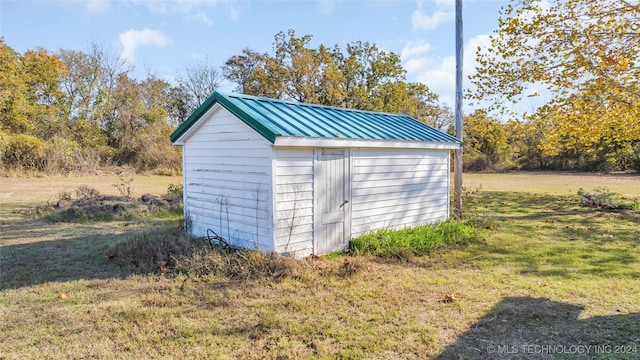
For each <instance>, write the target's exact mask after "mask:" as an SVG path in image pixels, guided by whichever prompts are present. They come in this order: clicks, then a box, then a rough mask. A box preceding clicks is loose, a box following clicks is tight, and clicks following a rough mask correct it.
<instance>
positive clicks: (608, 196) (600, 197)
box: [578, 187, 623, 209]
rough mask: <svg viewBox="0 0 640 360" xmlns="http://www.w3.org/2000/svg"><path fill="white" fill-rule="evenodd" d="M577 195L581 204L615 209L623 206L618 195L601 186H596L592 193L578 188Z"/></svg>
mask: <svg viewBox="0 0 640 360" xmlns="http://www.w3.org/2000/svg"><path fill="white" fill-rule="evenodd" d="M578 196H580V204H581V205H582V206H587V207H591V208H603V209H606V208H610V209H615V208H620V207H622V206H623V205H622V200H621V197H620V195H618V194H617V193H615V192H613V191H610V190H609V189H607V188H603V187H599V188H596V189H595V190H594V191H593V193H588V192H586V191H584V190H583V189H582V188H580V189H579V190H578Z"/></svg>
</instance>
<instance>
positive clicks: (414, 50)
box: [400, 40, 432, 59]
mask: <svg viewBox="0 0 640 360" xmlns="http://www.w3.org/2000/svg"><path fill="white" fill-rule="evenodd" d="M431 49H432V47H431V45H430V44H429V43H428V42H426V41H424V40H418V41H408V42H407V44H406V45H405V46H404V48H403V49H402V51H401V52H400V58H401V59H406V58H410V57H411V56H414V55H418V54H423V53H427V52H429V51H431Z"/></svg>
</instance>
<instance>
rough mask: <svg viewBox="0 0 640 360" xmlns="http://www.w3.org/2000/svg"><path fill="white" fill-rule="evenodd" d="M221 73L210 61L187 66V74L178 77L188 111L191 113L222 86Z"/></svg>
mask: <svg viewBox="0 0 640 360" xmlns="http://www.w3.org/2000/svg"><path fill="white" fill-rule="evenodd" d="M221 78H222V77H221V75H220V74H219V73H218V70H217V69H216V68H215V67H213V66H211V65H209V64H208V61H206V60H205V61H203V62H200V63H198V64H196V65H192V66H187V67H185V76H184V77H179V78H178V86H179V87H180V88H182V90H183V93H184V94H185V97H186V99H185V100H186V103H187V105H188V106H187V108H188V110H189V111H188V112H189V113H191V112H193V111H194V110H195V109H197V108H198V107H199V106H200V105H202V103H204V102H205V100H207V98H209V96H211V94H213V92H215V91H216V90H218V88H219V87H220V82H221Z"/></svg>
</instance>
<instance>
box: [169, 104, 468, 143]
mask: <svg viewBox="0 0 640 360" xmlns="http://www.w3.org/2000/svg"><path fill="white" fill-rule="evenodd" d="M216 103H219V104H220V105H222V106H223V107H224V108H225V109H227V110H229V111H230V112H231V113H233V114H234V115H235V116H237V117H238V118H240V119H241V120H242V121H244V122H245V123H246V124H247V125H249V126H250V127H251V128H253V129H254V130H255V131H257V132H258V133H259V134H261V135H262V136H264V137H265V138H266V139H267V140H269V141H270V142H271V143H275V140H276V138H277V137H280V136H283V137H307V138H341V139H364V140H405V141H406V140H408V141H423V142H441V143H460V140H458V139H457V138H455V137H453V136H450V135H447V134H445V133H443V132H441V131H438V130H436V129H434V128H432V127H430V126H428V125H426V124H424V123H421V122H420V121H418V120H416V119H413V118H411V117H410V116H407V115H402V114H391V113H383V112H372V111H362V110H354V109H346V108H338V107H332V106H324V105H315V104H307V103H298V102H291V101H284V100H278V99H270V98H265V97H257V96H250V95H243V94H230V93H221V92H215V93H213V95H211V96H210V97H209V98H208V99H207V100H206V101H205V102H204V103H203V104H202V105H201V106H200V107H199V108H198V109H197V110H196V111H195V112H194V113H193V114H192V115H191V116H189V118H188V119H187V120H186V121H185V122H184V123H182V125H180V126H179V127H178V128H177V129H176V130H175V131H174V132H173V134H171V141H172V142H175V141H176V140H178V138H180V137H181V136H182V135H183V134H184V133H185V132H186V131H187V130H189V128H191V127H192V126H193V125H194V124H195V123H197V122H198V120H199V119H200V118H201V117H202V116H203V115H204V114H205V113H206V112H207V111H208V110H209V109H210V108H211V107H212V106H214V105H215V104H216Z"/></svg>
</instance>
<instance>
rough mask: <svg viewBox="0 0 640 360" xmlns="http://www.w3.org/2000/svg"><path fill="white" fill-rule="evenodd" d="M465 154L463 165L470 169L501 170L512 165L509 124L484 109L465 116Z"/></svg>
mask: <svg viewBox="0 0 640 360" xmlns="http://www.w3.org/2000/svg"><path fill="white" fill-rule="evenodd" d="M463 154H464V157H465V158H464V159H463V165H464V167H465V168H466V169H468V170H472V171H484V170H499V169H503V168H507V167H509V166H511V164H510V156H511V154H512V149H511V145H510V143H509V132H508V128H507V126H506V125H505V124H502V123H500V122H499V121H498V120H496V119H493V118H491V117H489V116H487V114H486V113H485V112H484V111H482V110H476V111H475V112H474V113H473V114H471V115H467V116H465V118H464V152H463Z"/></svg>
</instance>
